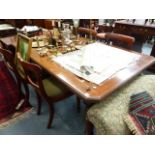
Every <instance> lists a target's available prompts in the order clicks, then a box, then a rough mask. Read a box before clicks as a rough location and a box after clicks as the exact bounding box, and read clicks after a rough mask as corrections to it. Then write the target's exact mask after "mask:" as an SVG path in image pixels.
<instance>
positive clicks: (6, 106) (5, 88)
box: [0, 49, 20, 120]
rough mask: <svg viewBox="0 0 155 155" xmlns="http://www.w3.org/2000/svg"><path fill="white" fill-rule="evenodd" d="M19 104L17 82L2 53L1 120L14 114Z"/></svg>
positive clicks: (0, 80) (0, 78) (0, 82)
mask: <svg viewBox="0 0 155 155" xmlns="http://www.w3.org/2000/svg"><path fill="white" fill-rule="evenodd" d="M0 50H1V49H0ZM19 103H20V96H19V90H18V85H17V82H16V80H15V79H14V77H13V75H12V74H11V72H10V70H9V68H8V67H7V64H6V62H5V58H4V56H3V54H2V53H1V52H0V120H1V119H2V120H3V119H5V118H6V117H7V116H10V115H11V114H13V113H14V112H15V111H16V110H17V109H16V108H17V106H18V104H19ZM18 110H19V109H18Z"/></svg>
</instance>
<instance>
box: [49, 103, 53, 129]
mask: <svg viewBox="0 0 155 155" xmlns="http://www.w3.org/2000/svg"><path fill="white" fill-rule="evenodd" d="M48 107H49V119H48V124H47V128H48V129H50V128H51V124H52V121H53V117H54V106H53V104H48Z"/></svg>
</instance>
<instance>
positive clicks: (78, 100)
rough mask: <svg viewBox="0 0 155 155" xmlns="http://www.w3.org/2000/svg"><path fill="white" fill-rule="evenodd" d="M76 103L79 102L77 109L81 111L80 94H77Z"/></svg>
mask: <svg viewBox="0 0 155 155" xmlns="http://www.w3.org/2000/svg"><path fill="white" fill-rule="evenodd" d="M76 103H77V111H78V112H80V111H81V106H80V98H79V97H78V96H76Z"/></svg>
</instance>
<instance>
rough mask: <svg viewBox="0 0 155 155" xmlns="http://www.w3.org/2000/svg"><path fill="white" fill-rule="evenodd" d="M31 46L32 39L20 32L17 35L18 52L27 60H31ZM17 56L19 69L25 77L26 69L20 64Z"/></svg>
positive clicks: (16, 61) (20, 73)
mask: <svg viewBox="0 0 155 155" xmlns="http://www.w3.org/2000/svg"><path fill="white" fill-rule="evenodd" d="M31 48H32V39H31V38H29V37H27V36H25V35H23V34H20V33H19V34H18V35H17V48H16V53H18V52H19V53H20V54H21V57H22V58H23V59H24V60H25V61H29V59H30V53H31ZM16 57H17V56H15V63H16V67H17V70H18V73H19V75H20V76H21V77H22V78H23V79H25V73H24V70H23V68H22V66H21V65H20V64H19V62H18V60H17V58H16Z"/></svg>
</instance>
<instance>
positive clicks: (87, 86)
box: [30, 49, 155, 102]
mask: <svg viewBox="0 0 155 155" xmlns="http://www.w3.org/2000/svg"><path fill="white" fill-rule="evenodd" d="M124 52H125V51H124ZM135 53H136V52H135ZM137 54H138V55H140V57H139V59H138V60H137V61H136V62H135V63H132V64H130V65H128V66H127V67H126V68H124V69H122V70H120V71H118V72H117V73H115V74H114V75H113V76H111V77H110V78H109V79H107V80H105V81H104V82H103V83H102V84H101V85H99V86H98V85H94V84H92V83H90V82H88V81H86V80H83V79H82V78H80V77H78V76H76V75H75V74H73V73H72V72H70V71H69V70H66V69H64V68H63V67H62V66H60V65H59V64H58V63H56V62H55V61H51V60H49V58H48V57H47V56H45V57H40V56H39V54H38V53H37V52H36V49H32V52H31V56H30V57H31V59H32V60H33V61H34V62H36V63H37V64H39V65H40V66H41V67H43V68H44V69H45V70H47V71H48V72H49V73H50V74H51V75H53V76H55V77H56V78H58V79H59V80H60V81H61V82H62V83H64V84H65V85H67V86H68V87H69V88H70V89H71V91H73V92H74V93H75V94H77V95H78V96H79V97H81V98H83V99H84V100H85V101H87V102H97V101H101V100H102V99H104V98H105V97H106V96H108V95H110V94H111V93H112V92H113V91H115V90H116V89H118V88H119V87H121V86H123V85H124V84H125V83H127V82H128V81H130V80H131V79H132V78H134V77H135V76H137V75H138V74H139V73H141V72H142V71H143V70H144V69H145V68H147V67H148V66H150V65H151V64H153V63H154V62H155V58H154V57H152V56H147V55H143V54H139V53H137Z"/></svg>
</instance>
